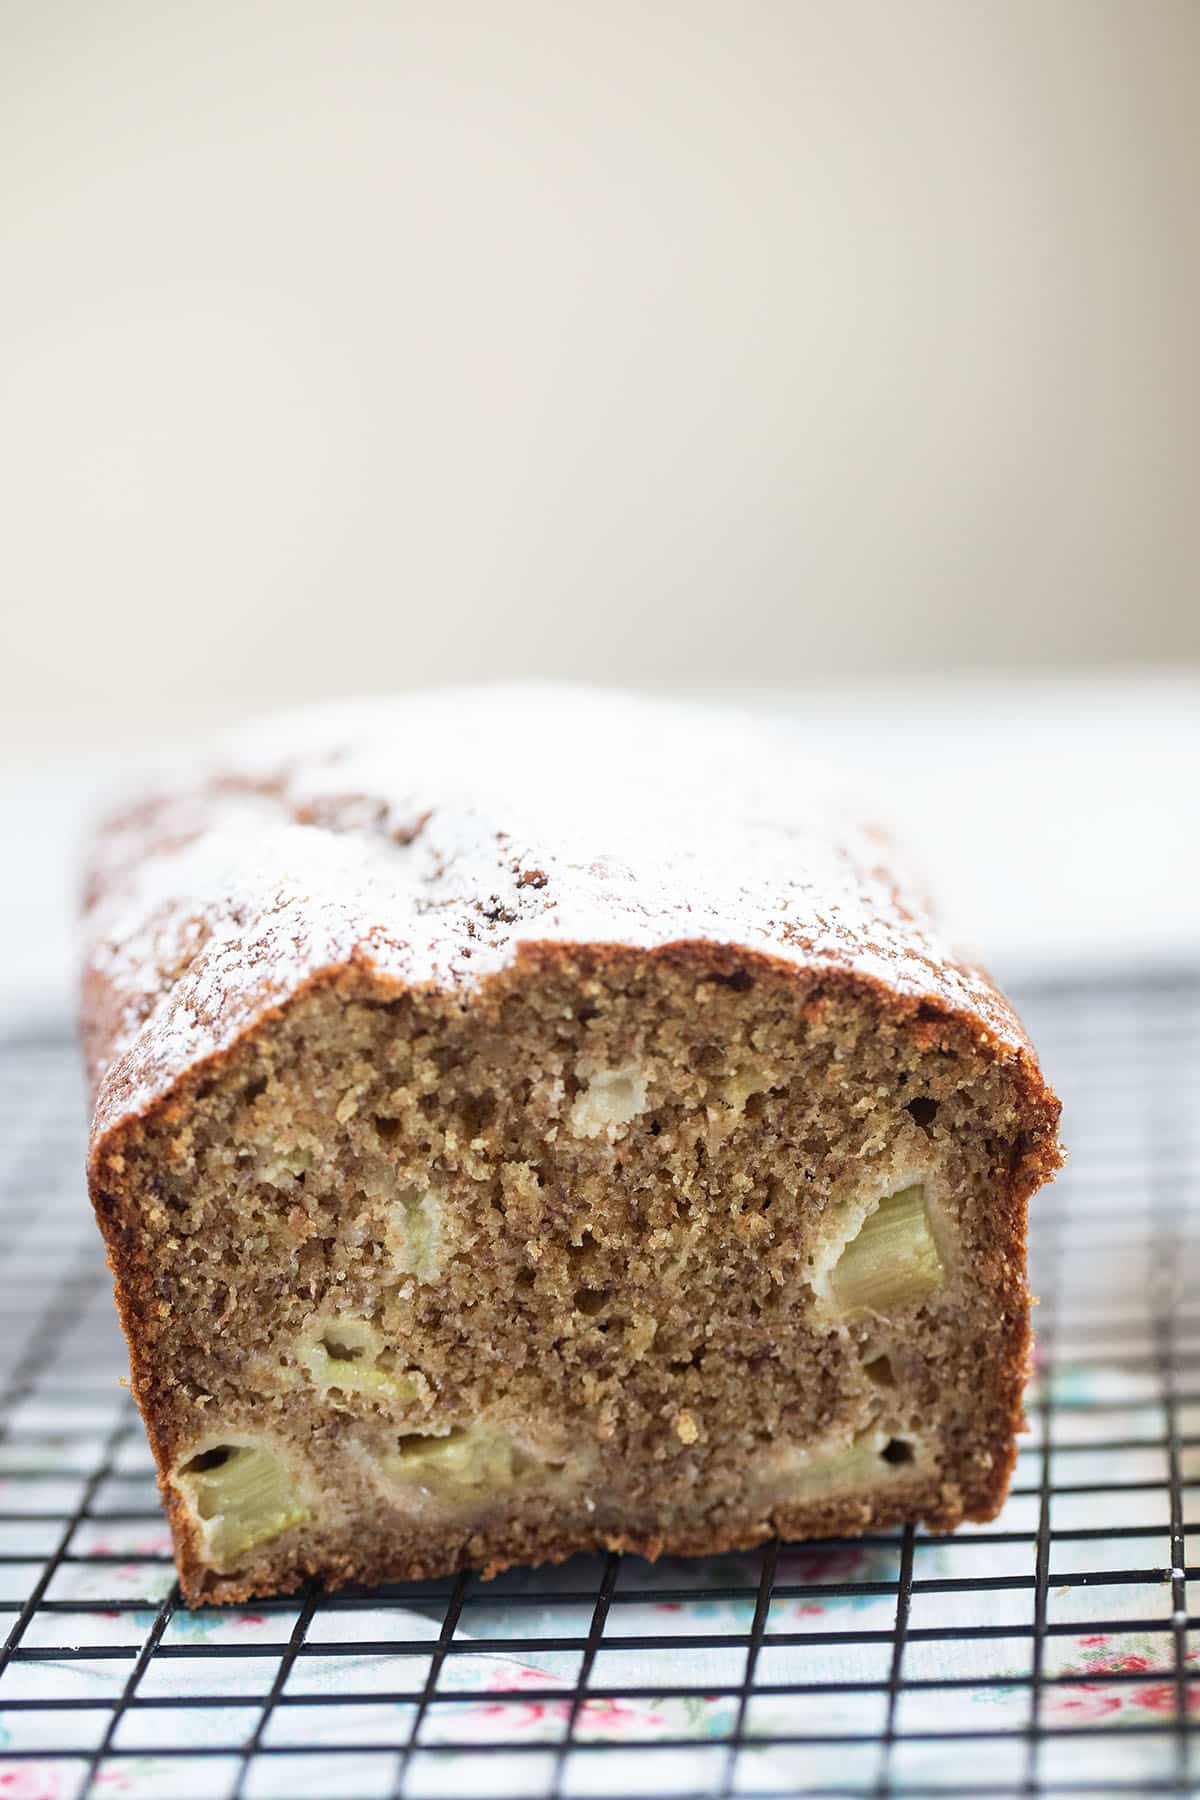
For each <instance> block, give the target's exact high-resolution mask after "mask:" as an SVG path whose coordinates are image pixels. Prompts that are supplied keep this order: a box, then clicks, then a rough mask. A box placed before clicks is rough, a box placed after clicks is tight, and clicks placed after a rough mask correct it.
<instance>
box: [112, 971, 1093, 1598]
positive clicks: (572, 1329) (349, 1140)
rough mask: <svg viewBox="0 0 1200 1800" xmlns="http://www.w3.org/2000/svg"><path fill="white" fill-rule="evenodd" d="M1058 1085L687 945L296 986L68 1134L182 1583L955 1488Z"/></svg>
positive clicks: (528, 1555)
mask: <svg viewBox="0 0 1200 1800" xmlns="http://www.w3.org/2000/svg"><path fill="white" fill-rule="evenodd" d="M1056 1118H1057V1105H1056V1103H1055V1102H1054V1100H1053V1097H1052V1096H1051V1095H1049V1094H1048V1091H1047V1090H1046V1089H1045V1087H1044V1085H1043V1084H1042V1082H1041V1080H1040V1077H1039V1076H1038V1074H1037V1071H1036V1066H1035V1065H1034V1064H1033V1062H1032V1059H1031V1058H1030V1057H1029V1056H1028V1055H1026V1054H1023V1053H1021V1052H1017V1053H1014V1052H1013V1050H1012V1049H1011V1047H1009V1046H1004V1045H997V1044H995V1043H992V1042H989V1041H988V1040H987V1039H986V1038H985V1037H981V1035H980V1033H979V1032H978V1030H977V1029H976V1028H975V1027H974V1026H973V1025H972V1024H971V1023H970V1022H969V1021H966V1020H962V1019H956V1018H955V1017H953V1016H952V1015H950V1014H939V1013H937V1012H936V1011H934V1009H930V1008H928V1007H926V1008H918V1007H917V1006H916V1005H915V1003H914V1004H913V1005H911V1006H907V1007H906V1006H903V1005H900V1004H898V1003H897V1001H896V999H895V997H894V996H891V995H887V994H885V993H883V992H882V991H880V990H879V989H878V988H876V987H872V986H871V985H870V984H868V983H864V982H855V981H852V980H849V979H836V978H833V977H830V976H828V975H826V976H824V977H820V976H817V975H815V974H813V975H811V976H807V975H805V974H803V973H797V971H795V970H794V969H784V968H782V967H780V966H778V965H775V964H773V963H772V962H771V961H770V960H769V959H766V958H754V957H749V956H747V957H739V956H738V954H737V953H736V952H734V951H715V950H714V949H713V948H712V947H711V946H709V947H696V946H691V947H689V946H687V945H681V946H676V947H674V948H673V949H671V948H669V949H666V950H663V951H660V952H658V953H656V954H654V955H652V956H646V955H644V954H634V953H632V952H630V953H628V954H623V953H622V952H620V951H619V950H616V949H612V948H609V949H605V950H603V951H597V952H589V951H587V950H586V949H576V950H572V951H568V950H564V949H562V948H561V947H554V948H553V950H549V949H548V950H546V951H545V952H544V953H539V952H538V951H536V950H529V951H527V952H525V953H524V954H523V955H522V956H521V957H520V958H518V959H517V961H516V963H515V965H514V966H513V967H512V968H511V969H509V970H506V971H505V972H503V973H502V974H500V975H498V976H496V977H494V978H493V979H491V980H490V981H488V982H487V983H485V984H483V985H482V986H481V987H480V989H479V990H478V991H477V992H476V993H474V994H472V995H471V996H470V998H469V999H467V998H464V997H462V996H455V995H448V994H445V993H436V992H430V991H424V992H422V991H416V990H409V991H396V989H395V987H394V986H388V985H387V984H385V983H383V982H381V981H380V980H378V979H377V978H372V977H371V976H369V975H366V974H359V973H354V972H347V971H343V972H341V973H340V974H338V975H336V976H331V977H330V978H328V979H325V980H320V981H317V982H314V983H313V984H312V985H310V987H309V988H308V989H307V990H306V991H304V992H303V993H301V994H299V995H297V996H296V998H295V999H294V1000H292V1001H291V1003H290V1004H288V1005H287V1006H286V1007H284V1008H283V1009H282V1010H281V1011H280V1012H279V1013H278V1014H277V1015H276V1016H275V1017H273V1018H270V1019H267V1020H264V1021H263V1022H262V1023H260V1024H259V1025H258V1026H257V1027H256V1029H255V1030H254V1031H252V1032H250V1033H248V1034H247V1035H246V1036H244V1037H243V1038H242V1039H241V1040H240V1041H239V1042H238V1043H237V1044H235V1045H234V1047H233V1048H232V1049H231V1050H229V1051H228V1052H227V1053H225V1054H223V1055H222V1056H221V1057H219V1058H217V1059H214V1060H212V1061H210V1062H209V1063H208V1064H207V1065H204V1066H202V1067H200V1068H198V1069H196V1070H195V1071H194V1072H193V1073H192V1074H191V1075H190V1076H189V1077H188V1078H187V1079H186V1080H185V1081H183V1082H182V1083H180V1084H179V1085H178V1086H177V1087H176V1089H175V1091H174V1092H173V1094H172V1095H171V1096H170V1097H169V1098H168V1099H166V1100H165V1101H162V1102H160V1103H159V1104H157V1105H156V1106H154V1107H153V1108H152V1109H151V1110H150V1111H149V1112H148V1113H147V1114H146V1115H145V1116H144V1117H143V1118H142V1119H139V1120H134V1121H131V1122H127V1123H126V1124H124V1125H123V1126H122V1127H121V1128H120V1129H119V1130H118V1131H116V1132H114V1133H112V1134H110V1136H109V1137H108V1138H107V1139H105V1140H102V1141H101V1143H100V1144H99V1145H98V1147H97V1151H96V1155H95V1159H94V1164H93V1191H94V1194H95V1198H96V1202H97V1209H98V1212H99V1214H100V1217H101V1220H102V1222H103V1223H104V1224H105V1228H106V1232H107V1234H108V1237H109V1242H110V1247H111V1249H112V1252H113V1258H114V1264H115V1267H116V1270H117V1277H118V1297H119V1300H120V1304H121V1307H122V1311H123V1314H124V1317H125V1322H126V1325H127V1328H128V1329H129V1333H130V1339H131V1344H132V1346H133V1373H134V1382H135V1387H136V1391H137V1396H138V1399H139V1402H140V1404H141V1406H142V1408H143V1411H144V1413H145V1416H146V1419H147V1423H148V1426H149V1429H150V1434H151V1439H152V1443H153V1445H154V1449H155V1452H156V1455H157V1457H158V1460H159V1466H160V1472H161V1477H162V1481H163V1485H164V1491H165V1494H166V1497H167V1501H168V1506H169V1510H170V1514H171V1518H172V1524H173V1528H174V1531H175V1534H176V1540H177V1544H178V1548H179V1554H180V1566H181V1574H182V1578H183V1583H184V1588H185V1592H186V1593H187V1595H188V1597H189V1599H191V1600H193V1601H199V1600H209V1599H240V1598H245V1597H247V1596H249V1595H251V1594H265V1593H273V1592H279V1591H284V1590H286V1589H288V1588H290V1587H294V1586H295V1585H297V1584H298V1583H299V1582H300V1581H302V1580H304V1579H305V1578H307V1577H309V1576H317V1577H320V1578H322V1579H324V1580H326V1581H328V1582H331V1583H336V1582H339V1581H344V1580H352V1579H357V1580H376V1579H383V1578H388V1579H403V1578H406V1577H416V1576H425V1575H429V1574H433V1573H438V1572H443V1571H447V1570H450V1569H456V1568H460V1567H464V1566H479V1567H486V1568H488V1569H492V1570H494V1569H498V1568H502V1567H504V1566H506V1565H508V1564H510V1563H513V1562H522V1561H536V1560H542V1559H546V1558H560V1557H564V1556H567V1555H569V1554H571V1553H573V1552H575V1551H577V1550H581V1549H589V1548H602V1547H615V1548H628V1549H633V1550H638V1551H641V1552H644V1553H647V1554H652V1555H653V1554H657V1553H658V1552H660V1551H662V1550H673V1551H679V1552H692V1551H705V1550H715V1549H718V1548H723V1547H728V1546H734V1545H748V1544H751V1543H754V1542H757V1541H761V1540H762V1539H763V1538H765V1537H767V1536H770V1535H772V1534H774V1533H779V1534H782V1535H785V1536H792V1537H799V1536H811V1535H816V1534H826V1533H829V1532H839V1533H850V1532H857V1531H861V1530H863V1529H866V1528H867V1527H869V1526H882V1525H886V1524H889V1523H893V1522H895V1521H897V1520H901V1519H911V1520H925V1521H927V1522H928V1523H930V1524H932V1525H934V1526H937V1527H941V1528H949V1527H952V1526H954V1525H956V1524H957V1523H959V1522H960V1521H961V1520H962V1519H964V1518H984V1517H988V1516H991V1515H992V1514H993V1513H994V1512H995V1511H996V1509H997V1508H998V1506H999V1505H1000V1503H1001V1501H1002V1498H1003V1495H1004V1492H1005V1488H1006V1484H1007V1480H1008V1475H1009V1471H1010V1469H1011V1466H1012V1461H1013V1456H1014V1450H1015V1433H1016V1432H1017V1430H1018V1429H1019V1427H1020V1424H1021V1391H1022V1386H1023V1381H1024V1375H1025V1366H1026V1360H1027V1352H1028V1295H1027V1291H1026V1286H1025V1266H1024V1218H1025V1202H1026V1200H1027V1197H1028V1195H1029V1193H1030V1192H1031V1191H1032V1190H1033V1189H1034V1188H1035V1187H1036V1186H1037V1185H1038V1184H1039V1183H1040V1182H1041V1181H1042V1180H1044V1179H1045V1178H1046V1177H1047V1176H1048V1175H1049V1174H1050V1173H1051V1172H1052V1171H1053V1169H1054V1167H1055V1166H1056V1165H1057V1161H1058V1152H1057V1147H1056V1143H1055V1124H1056Z"/></svg>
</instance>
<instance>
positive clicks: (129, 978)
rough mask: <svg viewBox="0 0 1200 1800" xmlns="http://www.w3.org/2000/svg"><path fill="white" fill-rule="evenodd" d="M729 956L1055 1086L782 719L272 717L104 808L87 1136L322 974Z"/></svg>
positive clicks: (87, 999) (583, 707)
mask: <svg viewBox="0 0 1200 1800" xmlns="http://www.w3.org/2000/svg"><path fill="white" fill-rule="evenodd" d="M535 944H536V945H539V946H543V947H546V946H565V945H590V946H596V947H601V948H602V947H604V946H617V945H620V946H632V947H634V948H638V949H644V950H646V951H656V950H661V949H663V948H665V947H666V946H679V945H682V944H688V945H691V946H693V947H695V950H696V952H697V953H698V954H701V955H706V956H710V957H711V958H713V959H714V961H716V962H721V961H723V960H727V958H726V957H724V956H723V954H722V953H723V952H727V949H728V947H730V946H733V947H735V948H736V950H737V952H738V954H739V955H741V956H750V957H752V958H755V959H757V958H768V959H770V960H771V961H772V962H774V963H776V964H780V963H782V964H784V965H792V966H794V967H795V968H796V969H797V970H798V971H799V970H803V971H806V972H808V975H809V977H810V979H811V977H812V976H813V975H828V976H830V977H833V978H836V979H838V980H840V981H841V982H842V983H845V982H846V981H847V980H849V981H851V982H853V983H855V984H858V985H860V986H862V987H865V988H869V989H872V990H874V991H875V992H876V993H879V992H880V991H881V990H882V991H884V992H886V993H887V994H888V995H890V996H894V997H895V1000H896V1001H897V1003H898V1004H900V1005H901V1006H902V1007H903V1009H904V1010H905V1011H911V1012H914V1013H916V1012H918V1011H919V1012H921V1013H923V1014H925V1015H926V1016H928V1015H929V1013H930V1011H931V1010H932V1012H933V1014H934V1015H935V1016H938V1017H943V1018H946V1019H948V1020H953V1021H955V1022H956V1023H957V1024H958V1025H959V1027H960V1028H961V1027H966V1028H968V1029H969V1030H970V1032H971V1035H972V1037H973V1038H974V1039H975V1040H976V1042H977V1043H978V1044H979V1046H980V1047H981V1048H984V1049H987V1050H990V1051H991V1052H992V1053H994V1054H996V1055H999V1056H1000V1057H1002V1058H1005V1059H1009V1058H1012V1059H1015V1060H1016V1061H1018V1062H1020V1063H1021V1064H1023V1065H1024V1066H1025V1069H1026V1072H1027V1074H1028V1075H1029V1076H1030V1077H1031V1078H1032V1085H1034V1086H1035V1087H1036V1088H1038V1089H1041V1092H1042V1093H1043V1094H1045V1089H1044V1087H1043V1086H1042V1084H1041V1081H1040V1077H1039V1076H1038V1072H1037V1065H1036V1061H1035V1060H1034V1058H1033V1053H1032V1050H1031V1048H1030V1045H1029V1043H1028V1040H1027V1038H1026V1036H1025V1033H1024V1031H1023V1029H1022V1026H1021V1024H1020V1021H1019V1020H1018V1018H1017V1017H1016V1015H1015V1013H1014V1012H1013V1010H1012V1008H1011V1007H1010V1006H1009V1004H1008V1002H1007V1001H1006V1000H1005V999H1004V998H1003V996H1002V995H1001V994H999V993H998V992H997V990H996V989H995V987H994V986H993V985H992V983H991V982H990V981H989V979H988V977H987V976H986V974H985V973H984V972H983V971H982V970H981V969H979V968H977V967H975V966H973V965H972V964H970V963H968V962H964V961H962V960H960V959H959V957H958V956H957V955H956V954H955V953H954V951H953V950H952V948H951V946H950V945H949V944H948V942H947V941H946V940H945V938H944V937H943V936H942V934H941V931H940V929H939V927H938V925H937V924H936V922H935V921H934V920H933V918H932V917H931V916H930V913H929V910H928V907H927V905H926V903H925V902H924V901H923V900H922V899H921V898H920V897H919V896H918V895H917V894H916V892H915V891H914V890H913V889H912V888H911V887H910V886H907V885H904V884H903V883H902V881H901V879H900V877H899V876H898V874H897V872H896V870H895V868H894V857H893V853H892V851H891V849H890V846H888V844H887V843H886V840H885V839H884V838H883V837H882V836H881V835H880V834H879V833H878V832H877V831H875V830H873V829H871V828H870V827H868V826H865V825H863V824H862V823H861V822H860V821H858V820H857V819H856V818H855V817H854V815H853V813H852V811H851V809H850V808H849V807H848V805H847V804H846V802H845V800H844V799H843V798H842V797H841V796H840V795H839V793H838V792H837V790H836V787H835V786H834V785H833V784H832V783H831V781H830V779H829V777H828V775H827V774H826V773H825V772H824V771H822V770H821V768H820V767H819V765H816V764H814V763H813V762H812V761H811V759H809V758H807V757H805V756H803V755H801V754H800V753H799V752H798V751H797V750H796V749H795V747H794V746H793V745H791V744H790V742H789V740H788V738H787V736H786V734H785V733H783V732H781V731H779V730H774V731H772V730H770V729H768V728H766V727H764V726H763V725H762V724H761V723H758V722H755V721H752V720H749V719H746V718H743V717H741V716H739V715H736V714H732V713H725V712H715V711H712V710H709V709H702V708H690V707H684V706H678V705H669V704H665V703H662V702H656V701H650V700H646V699H640V698H636V697H634V696H632V695H626V694H613V693H603V692H598V691H595V690H591V689H572V688H520V687H500V688H495V687H492V688H458V689H448V690H443V691H441V692H437V693H425V694H416V695H405V696H401V697H397V698H395V699H389V700H379V701H366V702H362V703H359V704H356V705H353V706H344V707H339V708H337V709H333V710H329V709H325V710H321V711H316V712H310V713H306V714H301V715H299V716H294V717H290V718H286V719H284V720H277V721H273V722H271V723H269V724H267V725H265V726H262V727H259V728H258V729H256V730H255V731H254V732H252V733H249V734H246V735H245V736H244V737H242V738H240V739H239V740H237V741H236V742H234V743H233V744H232V745H229V746H227V749H226V753H225V755H224V756H223V758H222V759H221V761H220V764H219V768H218V772H216V773H208V774H205V775H202V776H200V777H198V778H197V780H196V781H195V782H194V784H191V785H188V786H187V787H186V788H185V789H184V790H182V791H180V792H177V793H175V794H173V795H170V796H167V797H163V798H159V799H156V800H153V801H149V802H147V803H145V804H143V805H141V806H139V807H138V808H137V809H135V810H133V811H131V812H127V813H125V814H124V815H122V816H121V817H119V818H117V819H115V820H113V821H111V822H110V823H109V824H108V826H107V827H106V829H105V831H104V832H103V833H102V835H101V837H100V839H99V840H98V843H97V845H96V848H95V854H94V859H93V865H92V870H91V876H90V881H89V888H88V896H87V906H86V951H85V966H84V983H83V1033H84V1044H85V1054H86V1058H87V1064H88V1071H89V1075H90V1078H91V1081H92V1086H93V1092H94V1099H95V1112H94V1119H93V1149H95V1148H96V1147H98V1145H99V1143H100V1141H101V1140H102V1139H103V1138H104V1137H106V1136H107V1134H108V1133H109V1132H110V1131H111V1130H112V1129H113V1128H114V1127H115V1126H117V1125H118V1124H120V1123H122V1122H123V1121H126V1120H129V1119H131V1118H134V1117H137V1116H140V1115H141V1114H143V1113H144V1112H145V1111H146V1109H147V1108H148V1107H149V1106H151V1105H152V1104H154V1103H155V1102H156V1101H158V1100H160V1099H161V1098H162V1097H163V1096H164V1095H165V1094H167V1093H169V1092H170V1091H171V1089H172V1088H173V1087H174V1085H175V1084H176V1083H177V1082H178V1081H179V1080H180V1079H181V1078H182V1077H183V1076H185V1075H186V1074H188V1073H189V1072H190V1071H193V1070H195V1069H196V1067H197V1066H198V1065H199V1064H201V1063H203V1062H205V1061H207V1060H209V1059H210V1058H212V1057H214V1056H218V1055H220V1054H222V1053H223V1052H224V1051H226V1050H227V1049H228V1048H229V1046H230V1045H231V1044H232V1043H233V1042H234V1041H235V1040H236V1039H237V1038H238V1037H239V1036H241V1035H242V1034H243V1033H244V1032H245V1031H246V1030H248V1029H249V1028H250V1027H251V1026H253V1025H254V1024H255V1023H256V1022H257V1021H258V1020H259V1019H261V1018H262V1017H263V1016H264V1015H265V1014H267V1013H268V1012H270V1011H271V1010H273V1009H274V1008H276V1007H278V1006H279V1005H281V1004H282V1003H283V1002H285V1001H286V1000H287V999H289V998H290V996H292V995H293V994H295V993H296V992H298V991H299V990H300V989H301V988H302V987H305V986H307V985H309V984H310V983H311V982H312V981H313V980H314V979H316V978H318V977H321V978H328V977H329V976H330V975H331V974H333V973H335V972H337V971H343V970H353V969H358V970H362V971H363V972H364V973H371V974H373V975H374V976H376V977H377V978H378V979H380V980H382V981H383V982H384V983H386V984H388V985H392V984H394V985H395V986H396V987H398V988H399V987H409V986H414V985H421V986H431V987H434V988H437V989H441V990H451V991H453V990H461V991H462V992H464V993H469V992H470V991H471V990H474V989H477V988H478V987H479V986H480V985H481V984H483V983H485V982H486V981H487V980H488V979H489V977H490V976H492V975H494V974H495V973H496V972H497V971H499V970H501V969H503V968H504V967H506V966H508V965H510V964H511V963H512V962H513V961H514V959H516V958H517V957H518V956H520V955H521V954H522V953H524V952H525V951H526V950H527V949H528V947H530V946H532V945H535Z"/></svg>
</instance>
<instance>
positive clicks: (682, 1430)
mask: <svg viewBox="0 0 1200 1800" xmlns="http://www.w3.org/2000/svg"><path fill="white" fill-rule="evenodd" d="M675 1432H676V1435H677V1436H678V1438H679V1440H680V1442H681V1443H684V1444H694V1443H695V1442H696V1439H697V1438H698V1437H699V1436H700V1427H699V1426H698V1425H697V1423H696V1421H695V1419H694V1418H693V1417H692V1415H691V1413H690V1412H681V1413H680V1415H679V1417H678V1418H677V1419H676V1421H675Z"/></svg>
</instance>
